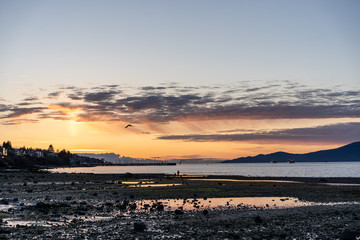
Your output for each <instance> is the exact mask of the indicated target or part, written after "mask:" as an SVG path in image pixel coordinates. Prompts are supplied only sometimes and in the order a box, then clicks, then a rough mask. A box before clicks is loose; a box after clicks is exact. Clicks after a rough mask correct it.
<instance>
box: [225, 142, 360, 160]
mask: <svg viewBox="0 0 360 240" xmlns="http://www.w3.org/2000/svg"><path fill="white" fill-rule="evenodd" d="M353 161H360V142H353V143H350V144H348V145H345V146H342V147H339V148H335V149H329V150H322V151H317V152H310V153H304V154H294V153H287V152H275V153H270V154H259V155H257V156H253V157H240V158H236V159H233V160H226V161H223V163H264V162H273V163H276V162H290V163H293V162H353Z"/></svg>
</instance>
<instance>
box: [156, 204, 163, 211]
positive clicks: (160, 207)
mask: <svg viewBox="0 0 360 240" xmlns="http://www.w3.org/2000/svg"><path fill="white" fill-rule="evenodd" d="M156 210H158V211H164V205H162V204H160V205H158V206H157V207H156Z"/></svg>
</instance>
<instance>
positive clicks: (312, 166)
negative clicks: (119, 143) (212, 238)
mask: <svg viewBox="0 0 360 240" xmlns="http://www.w3.org/2000/svg"><path fill="white" fill-rule="evenodd" d="M50 171H53V172H66V173H95V174H110V173H127V172H129V173H166V174H174V173H176V172H177V171H180V173H181V174H189V175H238V176H251V177H265V176H267V177H360V162H312V163H292V164H289V163H209V164H181V165H179V164H178V165H176V166H99V167H76V168H55V169H51V170H50Z"/></svg>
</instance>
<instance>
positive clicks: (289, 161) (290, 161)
mask: <svg viewBox="0 0 360 240" xmlns="http://www.w3.org/2000/svg"><path fill="white" fill-rule="evenodd" d="M287 162H288V163H295V161H294V159H289V160H288V161H287Z"/></svg>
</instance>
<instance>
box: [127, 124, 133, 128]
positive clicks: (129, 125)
mask: <svg viewBox="0 0 360 240" xmlns="http://www.w3.org/2000/svg"><path fill="white" fill-rule="evenodd" d="M128 127H133V125H131V124H128V125H126V126H125V128H128Z"/></svg>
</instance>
